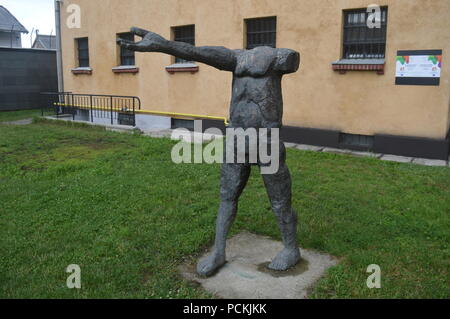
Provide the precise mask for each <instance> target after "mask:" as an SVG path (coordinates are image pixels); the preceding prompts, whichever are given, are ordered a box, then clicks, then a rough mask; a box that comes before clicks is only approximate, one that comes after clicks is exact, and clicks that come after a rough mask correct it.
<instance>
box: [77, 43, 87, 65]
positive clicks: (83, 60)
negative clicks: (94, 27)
mask: <svg viewBox="0 0 450 319" xmlns="http://www.w3.org/2000/svg"><path fill="white" fill-rule="evenodd" d="M76 42H77V50H78V66H79V67H80V68H87V67H89V41H88V38H80V39H76Z"/></svg>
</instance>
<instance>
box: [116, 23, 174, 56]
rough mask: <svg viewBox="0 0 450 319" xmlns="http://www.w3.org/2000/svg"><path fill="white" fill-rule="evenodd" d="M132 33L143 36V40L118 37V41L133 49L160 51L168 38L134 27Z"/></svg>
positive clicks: (123, 45) (122, 45) (121, 44)
mask: <svg viewBox="0 0 450 319" xmlns="http://www.w3.org/2000/svg"><path fill="white" fill-rule="evenodd" d="M131 33H132V34H135V35H137V36H139V37H141V38H142V41H139V42H133V41H128V40H124V39H120V38H119V39H117V43H118V44H119V45H120V46H121V47H124V48H126V49H128V50H131V51H141V52H158V51H161V50H162V49H164V48H165V45H166V42H167V40H166V39H164V38H163V37H162V36H160V35H159V34H156V33H154V32H151V31H147V30H144V29H140V28H136V27H133V28H131Z"/></svg>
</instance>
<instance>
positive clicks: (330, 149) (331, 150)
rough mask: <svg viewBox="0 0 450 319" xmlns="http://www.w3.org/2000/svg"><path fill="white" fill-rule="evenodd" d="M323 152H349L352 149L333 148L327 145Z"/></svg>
mask: <svg viewBox="0 0 450 319" xmlns="http://www.w3.org/2000/svg"><path fill="white" fill-rule="evenodd" d="M322 152H324V153H332V154H349V153H350V151H349V150H346V149H340V148H333V147H325V148H324V149H323V150H322Z"/></svg>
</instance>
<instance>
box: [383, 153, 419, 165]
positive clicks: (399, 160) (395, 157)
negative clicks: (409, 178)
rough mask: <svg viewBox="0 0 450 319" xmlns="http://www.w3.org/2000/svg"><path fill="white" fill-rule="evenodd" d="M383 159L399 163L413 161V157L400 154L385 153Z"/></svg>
mask: <svg viewBox="0 0 450 319" xmlns="http://www.w3.org/2000/svg"><path fill="white" fill-rule="evenodd" d="M381 160H382V161H389V162H397V163H411V162H412V160H413V158H412V157H406V156H398V155H383V156H381Z"/></svg>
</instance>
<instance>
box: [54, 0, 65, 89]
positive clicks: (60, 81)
mask: <svg viewBox="0 0 450 319" xmlns="http://www.w3.org/2000/svg"><path fill="white" fill-rule="evenodd" d="M61 3H62V0H55V26H56V67H57V72H58V91H59V92H64V78H63V69H62V67H63V63H62V52H61Z"/></svg>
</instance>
